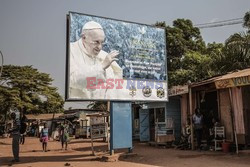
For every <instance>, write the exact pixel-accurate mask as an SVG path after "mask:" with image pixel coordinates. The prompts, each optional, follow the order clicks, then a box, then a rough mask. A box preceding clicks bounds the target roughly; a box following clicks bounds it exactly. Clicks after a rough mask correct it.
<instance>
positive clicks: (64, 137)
mask: <svg viewBox="0 0 250 167" xmlns="http://www.w3.org/2000/svg"><path fill="white" fill-rule="evenodd" d="M10 117H11V119H12V120H13V125H12V128H11V129H9V130H8V133H10V134H11V136H12V153H13V156H14V159H13V160H12V162H19V144H24V142H25V134H26V128H27V124H26V119H27V118H26V117H25V115H23V116H22V117H21V119H20V118H19V117H18V116H17V113H16V112H12V113H11V114H10ZM39 140H40V142H41V143H42V148H43V151H44V152H47V145H48V141H49V129H48V125H47V123H44V127H43V128H42V130H41V133H40V138H39ZM60 140H61V145H62V149H65V150H67V147H68V142H69V123H68V121H67V120H65V121H64V123H63V124H61V125H60Z"/></svg>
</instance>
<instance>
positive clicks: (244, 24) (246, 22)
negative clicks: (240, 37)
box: [243, 11, 250, 33]
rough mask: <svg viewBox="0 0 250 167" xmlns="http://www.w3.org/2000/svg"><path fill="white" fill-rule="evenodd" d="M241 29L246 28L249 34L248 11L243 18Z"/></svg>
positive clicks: (249, 17) (249, 19) (249, 15)
mask: <svg viewBox="0 0 250 167" xmlns="http://www.w3.org/2000/svg"><path fill="white" fill-rule="evenodd" d="M243 27H245V28H248V33H250V11H249V12H247V13H246V14H245V16H244V22H243Z"/></svg>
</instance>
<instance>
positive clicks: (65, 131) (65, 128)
mask: <svg viewBox="0 0 250 167" xmlns="http://www.w3.org/2000/svg"><path fill="white" fill-rule="evenodd" d="M60 135H61V144H62V150H63V149H64V145H65V150H67V149H68V142H69V124H68V122H67V121H66V120H64V124H63V125H62V126H61V130H60Z"/></svg>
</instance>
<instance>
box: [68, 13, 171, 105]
mask: <svg viewBox="0 0 250 167" xmlns="http://www.w3.org/2000/svg"><path fill="white" fill-rule="evenodd" d="M67 40H68V41H67V42H68V48H67V51H68V52H67V76H66V100H119V101H120V100H121V101H167V100H168V94H167V71H166V58H167V57H166V41H165V29H162V28H158V27H154V26H149V25H144V24H138V23H132V22H126V21H120V20H115V19H109V18H104V17H97V16H92V15H86V14H80V13H75V12H70V13H69V16H68V37H67Z"/></svg>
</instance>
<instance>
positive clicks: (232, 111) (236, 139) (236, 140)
mask: <svg viewBox="0 0 250 167" xmlns="http://www.w3.org/2000/svg"><path fill="white" fill-rule="evenodd" d="M228 90H229V98H230V107H231V110H230V113H231V120H232V126H233V133H234V140H235V145H236V153H237V154H239V148H238V138H237V133H236V125H235V119H234V109H233V99H232V88H229V89H228Z"/></svg>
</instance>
